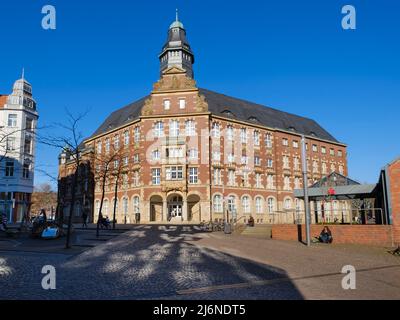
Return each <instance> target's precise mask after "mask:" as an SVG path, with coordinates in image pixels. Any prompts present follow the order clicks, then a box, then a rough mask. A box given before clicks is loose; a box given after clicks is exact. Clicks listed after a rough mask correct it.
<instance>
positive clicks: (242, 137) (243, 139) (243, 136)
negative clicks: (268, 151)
mask: <svg viewBox="0 0 400 320" xmlns="http://www.w3.org/2000/svg"><path fill="white" fill-rule="evenodd" d="M240 141H241V143H247V129H246V128H241V129H240Z"/></svg>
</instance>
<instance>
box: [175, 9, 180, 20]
mask: <svg viewBox="0 0 400 320" xmlns="http://www.w3.org/2000/svg"><path fill="white" fill-rule="evenodd" d="M175 21H179V19H178V8H176V20H175Z"/></svg>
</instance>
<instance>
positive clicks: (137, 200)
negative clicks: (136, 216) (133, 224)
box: [133, 196, 140, 213]
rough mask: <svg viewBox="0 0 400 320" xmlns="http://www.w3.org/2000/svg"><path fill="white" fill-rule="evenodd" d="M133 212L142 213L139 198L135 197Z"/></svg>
mask: <svg viewBox="0 0 400 320" xmlns="http://www.w3.org/2000/svg"><path fill="white" fill-rule="evenodd" d="M133 212H134V213H139V212H140V198H139V197H138V196H135V197H133Z"/></svg>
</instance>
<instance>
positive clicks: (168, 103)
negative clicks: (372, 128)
mask: <svg viewBox="0 0 400 320" xmlns="http://www.w3.org/2000/svg"><path fill="white" fill-rule="evenodd" d="M170 108H171V101H170V100H164V110H169V109H170Z"/></svg>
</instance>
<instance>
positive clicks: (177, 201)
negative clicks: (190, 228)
mask: <svg viewBox="0 0 400 320" xmlns="http://www.w3.org/2000/svg"><path fill="white" fill-rule="evenodd" d="M182 208H183V200H182V197H181V196H175V195H174V196H171V197H170V198H169V201H168V221H171V219H174V218H180V219H182Z"/></svg>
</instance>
